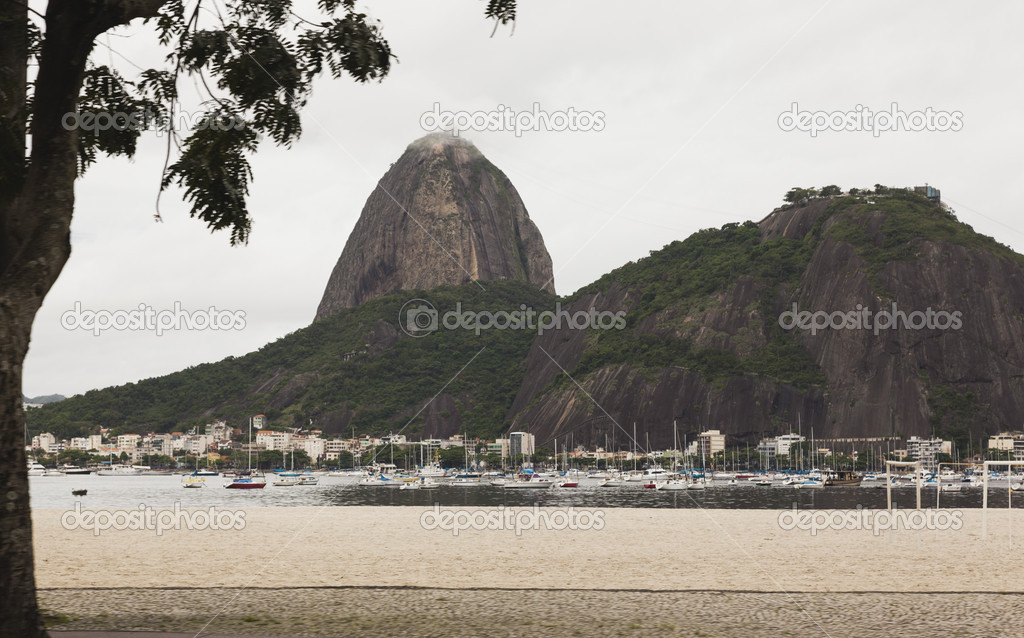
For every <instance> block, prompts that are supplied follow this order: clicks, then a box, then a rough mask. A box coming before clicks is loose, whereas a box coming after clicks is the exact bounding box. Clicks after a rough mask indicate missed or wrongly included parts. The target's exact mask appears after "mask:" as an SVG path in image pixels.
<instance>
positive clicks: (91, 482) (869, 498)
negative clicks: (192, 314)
mask: <svg viewBox="0 0 1024 638" xmlns="http://www.w3.org/2000/svg"><path fill="white" fill-rule="evenodd" d="M181 479H182V477H180V476H125V477H120V476H96V475H94V474H93V475H87V476H33V477H31V478H30V485H31V497H32V507H36V508H60V509H64V508H70V507H74V504H75V502H77V501H80V502H81V503H82V505H83V507H87V508H91V509H95V508H99V507H107V508H123V509H127V508H133V507H138V506H140V505H148V506H150V507H173V506H174V504H175V503H179V504H180V507H209V506H217V507H288V506H293V507H294V506H346V505H383V506H388V505H396V506H414V507H430V506H432V505H433V504H434V503H440V505H441V506H442V507H463V506H465V507H493V506H498V505H504V506H506V507H523V506H526V507H530V506H533V505H537V506H540V507H569V506H572V507H602V508H610V507H640V508H647V507H650V508H663V507H664V508H696V507H704V508H709V509H786V508H791V507H794V506H795V507H798V508H800V509H854V508H856V507H858V506H860V507H863V508H866V509H884V508H885V506H886V503H885V489H884V488H883V489H877V488H875V487H868V486H862V487H824V488H818V489H795V488H792V487H783V486H773V487H759V486H755V485H753V484H749V483H747V484H744V482H741V483H740V484H738V485H727V484H724V483H723V484H721V485H719V484H715V485H712V486H709V487H708V489H706V490H699V491H697V490H693V491H689V490H688V491H655V490H650V489H643V488H642V487H641V485H640V484H639V483H634V484H627V485H626V486H623V487H601V481H598V480H593V479H584V480H582V481H581V482H580V486H579V487H577V488H551V489H538V490H508V489H503V488H501V487H493V486H491V485H486V484H485V485H481V486H476V487H456V486H447V485H443V486H441V487H439V488H437V489H432V490H400V489H397V488H389V487H359V486H357V485H356V479H354V478H351V477H332V476H321V477H320V483H319V485H315V486H292V487H276V486H274V485H268V486H267V487H266V488H264V489H261V490H227V489H224V488H223V485H224V483H226V482H227V479H224V478H219V477H217V478H207V479H206V483H207V486H206V487H204V488H202V489H183V488H182V486H181ZM72 489H86V490H88V494H87V495H86V496H84V497H76V496H72V494H71V490H72ZM935 497H936V490H935V488H933V487H930V488H924V489H922V490H921V501H922V503H921V504H922V506H923V507H935ZM1012 499H1013V500H1012V504H1013V507H1015V508H1019V507H1024V492H1022V491H1017V492H1014V493H1013V494H1012ZM915 501H916V495H915V490H914V489H913V488H899V489H894V490H893V504H894V505H896V506H898V507H899V508H901V509H909V508H913V507H914V506H915ZM981 501H982V490H981V489H980V488H964V490H963V491H962V492H948V493H946V492H944V493H942V494H941V495H940V505H941V506H942V507H957V508H976V507H981ZM1007 503H1008V492H1007V487H1006V486H1005V484H1004V485H1003V486H997V487H993V486H990V487H989V507H1007Z"/></svg>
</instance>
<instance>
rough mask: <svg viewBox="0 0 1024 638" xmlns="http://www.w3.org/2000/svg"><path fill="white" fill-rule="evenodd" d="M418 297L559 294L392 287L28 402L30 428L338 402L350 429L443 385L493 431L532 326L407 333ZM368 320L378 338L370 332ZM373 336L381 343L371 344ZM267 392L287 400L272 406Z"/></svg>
mask: <svg viewBox="0 0 1024 638" xmlns="http://www.w3.org/2000/svg"><path fill="white" fill-rule="evenodd" d="M414 298H422V299H426V300H427V301H429V302H430V303H431V304H433V306H434V307H435V308H436V309H437V311H438V313H439V314H440V315H441V316H443V315H444V313H445V312H446V311H448V310H453V309H455V307H456V304H457V303H460V302H461V304H462V307H463V308H464V309H466V310H476V311H482V310H488V311H491V312H495V311H498V310H516V309H519V307H520V304H526V305H527V306H530V307H533V308H535V309H537V310H543V309H547V308H549V307H552V306H554V302H555V298H554V296H552V295H549V294H547V293H544V292H542V291H539V290H537V289H536V288H534V287H533V286H530V285H528V284H524V283H522V282H517V281H511V280H509V281H494V282H486V291H482V290H481V289H480V287H479V286H477V285H476V284H466V285H464V286H458V287H446V288H439V289H436V290H432V291H430V292H422V291H413V292H408V293H401V294H396V295H391V296H389V297H384V298H381V299H376V300H373V301H369V302H367V303H364V304H362V305H360V306H358V307H357V308H351V309H347V310H344V311H341V312H339V313H338V314H336V315H334V316H332V317H329V318H327V319H325V320H323V321H319V322H316V323H314V324H313V325H311V326H309V327H307V328H303V329H301V330H298V331H296V332H293V333H291V334H289V335H287V336H285V337H282V338H281V339H278V340H277V341H275V342H273V343H270V344H268V345H266V346H264V347H263V348H260V349H259V350H258V351H256V352H253V353H251V354H248V355H246V356H244V357H238V358H232V357H229V358H227V359H225V360H223V361H220V362H218V363H210V364H203V365H199V366H194V367H190V368H187V369H186V370H182V371H181V372H176V373H174V374H169V375H167V376H163V377H158V378H154V379H146V380H144V381H140V382H138V383H128V384H125V385H122V386H117V387H113V388H106V389H103V390H93V391H91V392H87V393H86V394H84V395H80V396H76V397H72V398H70V399H67V400H65V401H62V402H60V403H56V404H52V405H48V406H44V407H42V408H37V409H33V410H30V411H29V412H28V424H29V435H30V436H31V435H33V434H37V433H39V432H51V433H53V434H54V435H55V436H57V437H58V438H66V437H70V436H79V435H80V434H83V433H86V432H95V431H97V430H98V428H99V427H109V428H113V429H114V432H113V433H114V434H118V433H125V432H146V431H155V432H169V431H172V430H183V429H187V428H189V427H191V426H192V425H198V424H202V423H207V422H209V421H211V420H212V419H214V418H223V419H226V420H227V421H228V422H229V423H231V424H234V425H240V424H242V423H244V422H246V420H247V419H248V417H249V416H250V415H253V414H260V413H262V414H266V415H267V417H268V420H269V423H270V425H271V426H274V425H277V426H280V425H285V426H292V427H299V426H303V427H308V424H309V419H312V420H313V424H314V426H322V419H323V418H324V417H326V416H327V415H329V414H331V413H334V412H339V411H347V412H351V413H352V419H351V423H350V424H349V428H348V429H346V433H349V432H351V427H353V426H354V427H355V428H356V432H357V433H365V432H374V433H379V432H382V431H387V430H389V429H394V430H395V431H397V430H398V429H400V428H402V427H403V426H405V424H406V423H407V422H409V420H410V419H411V418H412V416H413V415H414V414H415V413H416V411H417V410H419V409H420V408H421V407H422V406H423V405H424V404H425V403H426V402H427V401H428V400H430V399H431V398H432V397H433V396H434V395H435V394H438V393H440V392H441V391H442V389H443V391H444V394H447V395H450V396H453V397H455V398H456V403H457V407H458V411H459V413H460V415H461V417H462V427H461V429H463V430H467V431H468V432H469V434H470V435H480V436H484V435H488V434H493V433H494V432H497V431H500V430H501V428H502V427H503V422H502V420H503V418H504V415H505V412H506V411H507V410H508V408H509V406H510V405H511V402H512V399H513V397H514V395H515V392H516V390H518V388H519V385H520V383H521V382H522V375H523V371H522V367H521V362H522V361H523V359H524V358H525V356H526V351H527V349H528V348H529V346H530V343H531V342H532V340H533V336H534V335H533V334H531V333H529V332H527V331H525V330H484V331H482V332H481V334H480V335H479V336H477V335H475V334H474V333H473V331H471V330H463V329H456V330H445V329H443V328H442V329H440V330H438V331H437V332H435V333H433V334H430V335H429V336H425V337H422V338H414V337H410V336H408V335H406V334H405V333H404V332H402V331H401V329H400V326H399V321H400V320H401V321H402V322H405V321H406V317H404V316H403V317H401V318H400V317H399V312H400V311H401V310H402V307H403V304H405V303H406V302H407V301H409V300H410V299H414ZM371 331H375V332H376V335H375V337H374V339H379V340H381V342H380V343H379V344H378V343H377V342H372V343H371V342H368V341H367V339H368V335H369V334H370V333H371ZM389 334H390V335H392V336H389ZM392 339H393V343H390V342H391V340H392ZM375 347H377V348H378V349H379V350H380V352H379V353H377V354H374V353H371V352H369V350H371V349H373V348H375ZM474 357H475V358H474ZM471 360H472V363H469V362H470V361H471ZM467 364H469V365H467ZM463 366H465V370H463V371H462V372H461V374H460V373H459V371H460V369H462V368H463ZM446 384H448V385H447V386H446ZM278 393H281V394H280V396H279V395H278ZM288 395H294V396H288ZM275 397H276V398H277V399H278V401H279V402H283V403H285V405H282V406H281V407H275V405H277V403H276V402H275ZM207 414H208V415H209V416H203V415H207ZM422 423H423V416H422V415H420V417H419V418H418V419H417V420H415V421H413V422H412V423H411V424H410V425H409V427H408V429H406V433H415V432H418V431H419V430H420V429H421V428H422Z"/></svg>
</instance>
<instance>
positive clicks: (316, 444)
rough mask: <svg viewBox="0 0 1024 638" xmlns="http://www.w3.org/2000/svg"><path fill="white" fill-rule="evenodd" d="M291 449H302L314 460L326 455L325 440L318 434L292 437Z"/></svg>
mask: <svg viewBox="0 0 1024 638" xmlns="http://www.w3.org/2000/svg"><path fill="white" fill-rule="evenodd" d="M292 449H295V450H302V451H303V452H305V453H306V454H308V455H309V458H311V459H312V460H314V461H315V460H317V459H319V458H323V457H324V456H326V454H327V441H326V440H325V439H321V438H320V437H318V436H303V437H296V438H293V439H292Z"/></svg>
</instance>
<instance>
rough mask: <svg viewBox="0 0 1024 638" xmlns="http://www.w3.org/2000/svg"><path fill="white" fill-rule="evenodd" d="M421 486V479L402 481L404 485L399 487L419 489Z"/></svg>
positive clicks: (402, 488)
mask: <svg viewBox="0 0 1024 638" xmlns="http://www.w3.org/2000/svg"><path fill="white" fill-rule="evenodd" d="M420 487H421V485H420V482H419V481H413V482H411V483H402V485H401V486H400V487H399V488H398V489H400V490H418V489H420Z"/></svg>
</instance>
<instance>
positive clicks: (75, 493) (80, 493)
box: [71, 490, 89, 496]
mask: <svg viewBox="0 0 1024 638" xmlns="http://www.w3.org/2000/svg"><path fill="white" fill-rule="evenodd" d="M88 491H89V490H71V495H72V496H85V495H86V493H88Z"/></svg>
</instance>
